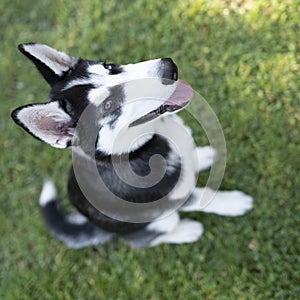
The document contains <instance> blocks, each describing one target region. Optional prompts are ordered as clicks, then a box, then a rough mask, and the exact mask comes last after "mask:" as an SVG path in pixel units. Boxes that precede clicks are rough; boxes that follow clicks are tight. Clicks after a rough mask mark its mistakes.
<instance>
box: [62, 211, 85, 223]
mask: <svg viewBox="0 0 300 300" xmlns="http://www.w3.org/2000/svg"><path fill="white" fill-rule="evenodd" d="M67 219H68V222H70V223H72V224H76V225H82V224H84V223H87V222H88V219H87V218H86V217H85V216H84V215H82V214H79V213H73V214H69V215H67Z"/></svg>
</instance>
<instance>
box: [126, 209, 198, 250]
mask: <svg viewBox="0 0 300 300" xmlns="http://www.w3.org/2000/svg"><path fill="white" fill-rule="evenodd" d="M202 233H203V226H202V224H201V223H199V222H196V221H192V220H188V219H184V220H180V219H179V214H178V213H177V212H176V213H173V214H172V215H170V216H168V217H166V218H164V219H161V220H157V221H153V222H152V223H150V224H149V225H148V226H147V227H146V228H145V229H142V230H139V231H137V232H135V233H132V234H129V235H126V236H125V238H126V239H127V240H128V242H129V244H130V245H131V246H132V247H153V246H157V245H159V244H161V243H170V244H183V243H193V242H195V241H197V240H198V239H199V237H200V236H201V235H202Z"/></svg>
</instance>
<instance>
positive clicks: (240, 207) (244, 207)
mask: <svg viewBox="0 0 300 300" xmlns="http://www.w3.org/2000/svg"><path fill="white" fill-rule="evenodd" d="M192 197H193V201H192V202H191V203H187V204H186V205H184V206H183V207H182V208H181V209H180V210H181V211H203V212H206V213H214V214H218V215H222V216H231V217H234V216H241V215H243V214H245V213H246V212H247V211H248V210H250V209H251V208H252V207H253V199H252V197H250V196H248V195H246V194H244V193H242V192H240V191H217V192H216V191H213V190H211V189H209V188H196V189H195V191H194V192H193V196H192Z"/></svg>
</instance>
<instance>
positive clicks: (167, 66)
mask: <svg viewBox="0 0 300 300" xmlns="http://www.w3.org/2000/svg"><path fill="white" fill-rule="evenodd" d="M161 69H162V83H163V84H172V83H174V81H176V80H178V68H177V66H176V65H175V63H174V62H173V60H172V59H171V58H169V57H168V58H162V59H161Z"/></svg>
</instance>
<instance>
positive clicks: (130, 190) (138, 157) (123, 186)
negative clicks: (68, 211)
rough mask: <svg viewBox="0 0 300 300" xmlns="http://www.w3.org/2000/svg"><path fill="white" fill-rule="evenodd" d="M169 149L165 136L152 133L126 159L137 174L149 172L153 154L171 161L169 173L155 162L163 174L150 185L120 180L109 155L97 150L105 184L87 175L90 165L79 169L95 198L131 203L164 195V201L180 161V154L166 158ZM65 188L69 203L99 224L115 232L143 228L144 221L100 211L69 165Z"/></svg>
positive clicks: (178, 175)
mask: <svg viewBox="0 0 300 300" xmlns="http://www.w3.org/2000/svg"><path fill="white" fill-rule="evenodd" d="M170 151H171V149H170V147H169V144H168V142H167V141H166V140H165V139H164V138H162V137H159V136H157V135H155V136H154V137H153V138H152V139H151V140H150V141H149V142H147V143H146V144H145V145H144V146H142V147H141V148H139V149H138V150H136V151H134V152H132V153H130V154H129V162H130V166H131V168H132V171H133V172H134V173H135V174H137V175H139V176H146V175H148V174H149V173H150V171H151V170H150V167H149V160H150V158H151V157H152V156H153V155H154V154H159V155H161V156H162V157H163V158H164V159H165V160H166V164H167V165H166V166H167V167H170V165H172V170H173V171H172V172H171V173H168V172H166V173H165V172H164V166H163V165H160V166H159V165H157V166H156V168H155V169H156V171H157V172H161V173H162V174H164V177H163V178H162V179H161V180H160V181H159V182H158V183H157V184H155V185H154V186H151V187H149V188H137V187H134V186H130V185H128V184H127V183H125V182H123V181H122V180H121V179H120V177H119V176H118V175H117V174H116V171H115V169H114V167H113V166H112V157H111V156H106V155H105V154H102V153H99V152H97V154H96V162H97V168H98V172H99V175H100V176H101V179H102V180H103V183H104V187H101V186H99V185H97V186H96V187H95V185H94V182H93V178H89V176H91V175H90V170H89V168H87V169H86V173H84V172H85V169H84V167H83V168H82V169H81V172H83V174H84V176H83V177H84V178H85V179H86V183H85V184H87V185H88V186H89V189H90V190H95V192H94V195H99V197H98V198H97V199H95V201H100V202H101V201H105V202H108V203H109V201H110V198H111V197H114V196H117V197H119V198H121V199H123V200H125V201H128V202H134V203H148V202H153V201H156V200H158V199H161V198H163V197H166V201H168V199H167V195H168V193H169V192H170V191H171V190H172V189H173V188H174V186H175V185H176V183H177V181H178V180H179V177H180V171H181V162H180V158H179V157H178V159H177V160H176V163H174V161H172V162H171V161H169V160H168V154H169V153H170ZM114 159H119V160H120V162H122V161H126V156H125V155H123V156H122V155H121V156H119V157H118V158H116V157H115V158H114ZM86 163H87V162H86V161H85V160H84V158H82V164H83V165H84V164H86ZM126 170H127V169H126ZM126 170H125V171H126ZM122 175H123V174H122ZM125 177H126V175H125ZM106 188H108V189H109V191H110V192H107V189H106ZM68 190H69V199H70V201H71V202H72V204H73V205H74V206H75V207H76V208H77V209H78V210H79V211H80V212H81V213H82V214H84V215H86V216H87V217H88V218H89V220H90V221H91V222H93V223H94V224H96V225H98V226H99V227H100V228H103V229H105V230H108V231H112V232H117V233H129V232H133V231H135V230H137V229H140V228H143V227H144V226H145V225H146V223H142V224H138V223H126V222H120V221H117V220H115V219H112V218H109V217H107V216H105V215H103V214H102V213H100V212H99V211H98V210H97V209H95V208H94V206H93V205H92V204H91V203H90V201H87V200H86V198H85V196H84V195H83V193H82V191H81V189H80V187H79V186H78V183H77V180H76V177H75V175H74V171H73V169H71V171H70V175H69V184H68Z"/></svg>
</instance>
